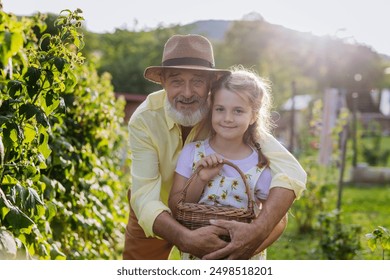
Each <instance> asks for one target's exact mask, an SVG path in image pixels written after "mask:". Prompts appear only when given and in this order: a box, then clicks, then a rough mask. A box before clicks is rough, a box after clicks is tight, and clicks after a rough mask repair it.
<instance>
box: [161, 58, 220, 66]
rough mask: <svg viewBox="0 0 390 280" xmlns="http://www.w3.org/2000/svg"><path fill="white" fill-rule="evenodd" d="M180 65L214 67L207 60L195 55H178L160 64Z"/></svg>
mask: <svg viewBox="0 0 390 280" xmlns="http://www.w3.org/2000/svg"><path fill="white" fill-rule="evenodd" d="M180 65H197V66H204V67H208V68H214V65H213V64H212V63H210V62H209V61H207V60H205V59H201V58H195V57H179V58H171V59H167V60H165V61H164V62H163V63H162V66H180Z"/></svg>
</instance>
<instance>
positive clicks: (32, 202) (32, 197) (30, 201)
mask: <svg viewBox="0 0 390 280" xmlns="http://www.w3.org/2000/svg"><path fill="white" fill-rule="evenodd" d="M27 190H28V195H27V198H26V206H27V207H29V208H31V209H32V208H35V206H36V204H39V205H44V204H43V202H42V200H41V198H40V197H39V195H38V193H37V191H36V190H34V189H33V188H30V187H29V188H27Z"/></svg>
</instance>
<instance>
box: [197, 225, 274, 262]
mask: <svg viewBox="0 0 390 280" xmlns="http://www.w3.org/2000/svg"><path fill="white" fill-rule="evenodd" d="M211 224H212V225H215V226H218V227H223V228H225V229H226V230H228V231H229V235H230V239H231V241H230V243H229V244H228V245H227V246H225V247H224V248H222V249H220V250H218V251H215V252H212V253H210V254H207V255H205V256H204V257H203V259H207V260H217V259H229V260H248V259H250V258H251V257H252V256H253V255H254V253H255V251H256V249H257V248H258V247H259V246H260V244H261V243H262V242H263V241H264V240H265V239H266V237H267V236H262V235H261V232H259V228H258V227H257V226H256V225H254V224H246V223H240V222H236V221H225V220H212V221H211Z"/></svg>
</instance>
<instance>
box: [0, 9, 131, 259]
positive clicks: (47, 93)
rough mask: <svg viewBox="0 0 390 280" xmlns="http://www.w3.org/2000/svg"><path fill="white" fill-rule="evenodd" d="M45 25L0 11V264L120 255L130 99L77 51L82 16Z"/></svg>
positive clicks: (60, 18) (67, 12) (39, 19)
mask: <svg viewBox="0 0 390 280" xmlns="http://www.w3.org/2000/svg"><path fill="white" fill-rule="evenodd" d="M44 19H45V15H41V14H37V15H35V16H34V17H31V18H22V19H18V18H16V17H15V16H14V15H12V14H7V13H4V12H3V11H0V156H1V157H0V159H1V163H0V164H1V165H0V259H114V258H117V257H118V256H117V253H116V252H117V251H118V248H119V247H120V246H121V244H122V238H123V227H124V217H125V215H126V212H127V211H126V210H127V209H126V208H127V207H126V195H125V194H126V189H127V184H126V181H127V176H126V173H127V161H128V160H127V157H126V154H127V153H126V151H127V149H126V145H125V144H124V143H126V141H125V133H124V129H123V127H122V125H121V123H122V120H123V111H124V110H123V109H124V101H123V100H116V99H115V98H114V94H113V89H112V86H111V80H110V76H109V75H108V74H104V75H102V76H99V75H98V74H97V72H96V70H95V67H94V65H93V64H92V63H90V62H86V61H85V59H84V58H83V56H82V54H81V52H80V50H81V49H82V47H83V46H84V40H83V34H82V31H81V30H80V27H81V22H82V21H83V17H82V11H81V10H76V11H73V12H72V11H70V10H64V11H62V12H61V13H60V15H59V16H58V18H57V20H56V22H55V25H56V30H57V31H56V33H55V34H50V33H46V32H45V30H46V25H45V22H44Z"/></svg>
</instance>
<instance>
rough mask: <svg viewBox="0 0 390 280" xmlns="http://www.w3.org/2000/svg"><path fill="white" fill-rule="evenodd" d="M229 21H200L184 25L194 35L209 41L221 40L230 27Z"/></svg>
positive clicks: (230, 22)
mask: <svg viewBox="0 0 390 280" xmlns="http://www.w3.org/2000/svg"><path fill="white" fill-rule="evenodd" d="M232 24H233V21H231V20H200V21H196V22H194V23H190V24H187V25H185V26H184V27H187V28H189V29H190V30H191V32H193V33H195V34H201V35H204V36H205V37H207V38H208V39H210V40H211V41H220V40H223V38H224V36H225V33H226V32H227V31H228V30H229V28H230V27H231V26H232Z"/></svg>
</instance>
